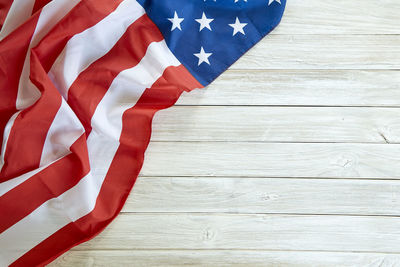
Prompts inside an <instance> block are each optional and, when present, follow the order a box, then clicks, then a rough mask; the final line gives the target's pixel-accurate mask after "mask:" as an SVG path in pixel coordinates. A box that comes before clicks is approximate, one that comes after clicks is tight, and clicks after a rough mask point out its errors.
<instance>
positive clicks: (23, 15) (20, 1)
mask: <svg viewBox="0 0 400 267" xmlns="http://www.w3.org/2000/svg"><path fill="white" fill-rule="evenodd" d="M34 5H35V0H14V1H13V3H12V5H11V7H10V10H9V11H8V14H7V17H6V19H5V21H4V24H3V28H2V29H1V31H0V41H1V40H3V39H4V38H5V37H6V36H7V35H9V34H10V33H11V32H12V31H14V30H15V29H16V28H18V26H20V25H21V24H22V23H24V22H25V21H26V20H27V19H28V18H29V17H30V16H31V15H32V10H33V6H34Z"/></svg>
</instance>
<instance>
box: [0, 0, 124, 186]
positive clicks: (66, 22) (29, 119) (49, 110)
mask: <svg viewBox="0 0 400 267" xmlns="http://www.w3.org/2000/svg"><path fill="white" fill-rule="evenodd" d="M119 2H120V1H107V0H88V1H83V2H80V4H78V5H77V6H76V7H75V8H74V9H73V10H72V11H71V13H70V16H66V17H65V18H64V19H63V20H62V21H61V22H60V23H59V24H58V26H56V27H55V28H56V29H53V32H52V34H50V35H49V36H47V38H45V39H44V40H43V41H42V42H41V44H40V45H39V46H38V47H37V48H35V49H33V50H32V51H35V53H33V52H32V53H31V54H32V58H31V80H32V82H33V83H34V84H35V85H36V86H37V87H38V89H39V90H40V92H41V93H42V96H41V98H40V99H39V100H38V101H37V102H36V103H35V104H34V105H33V106H31V107H29V108H28V109H25V110H23V111H22V112H21V113H20V114H19V116H18V117H17V118H16V120H15V122H14V124H13V127H12V129H11V132H10V135H9V138H8V142H7V148H6V152H5V162H4V165H3V168H2V170H1V172H0V182H2V181H7V180H9V179H12V178H14V177H17V176H20V175H21V174H23V173H26V172H29V171H32V170H34V169H36V168H38V167H39V165H40V160H41V155H42V148H43V145H44V142H45V140H46V136H47V132H48V130H49V128H50V126H51V124H52V122H53V119H54V117H55V115H56V114H57V111H58V109H59V107H60V105H61V97H60V94H59V93H58V91H57V89H56V88H55V87H54V85H53V84H52V83H51V81H50V80H49V78H48V76H47V72H48V69H49V68H50V66H51V65H52V64H54V61H55V60H56V57H57V56H58V54H59V53H60V52H61V51H62V49H63V47H64V46H65V44H66V43H67V42H68V40H69V39H70V38H71V37H72V36H73V35H75V34H77V33H79V32H81V31H83V30H85V29H86V28H87V27H91V26H93V25H95V24H96V23H98V22H99V21H101V20H102V19H104V18H105V17H106V16H107V15H108V14H109V13H111V12H112V11H114V10H115V8H116V7H117V6H118V3H119ZM100 6H101V7H100ZM56 30H58V32H55V31H56ZM18 32H20V34H22V35H23V32H21V29H19V30H18ZM54 35H57V36H58V38H54V39H53V37H54ZM47 49H48V50H47ZM57 52H58V53H57ZM25 54H26V53H25ZM25 54H24V55H25ZM34 54H35V55H38V58H33V55H34ZM11 70H13V69H11ZM18 78H19V77H18ZM13 89H14V90H18V85H16V86H15V87H13ZM14 99H15V98H14ZM14 105H15V104H14ZM3 128H4V127H3ZM21 147H24V150H25V151H27V152H26V153H21Z"/></svg>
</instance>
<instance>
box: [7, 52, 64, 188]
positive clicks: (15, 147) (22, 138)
mask: <svg viewBox="0 0 400 267" xmlns="http://www.w3.org/2000/svg"><path fill="white" fill-rule="evenodd" d="M31 80H32V82H33V84H34V85H35V86H36V87H37V88H38V89H39V91H40V92H41V94H42V96H41V97H40V99H39V100H38V101H37V102H36V103H35V104H34V105H32V106H31V107H29V108H27V109H25V110H23V111H22V112H21V113H20V114H19V115H18V117H17V118H16V119H15V122H14V124H13V127H12V129H11V132H10V135H9V138H8V142H7V148H6V152H5V159H4V165H3V169H2V170H1V172H0V182H2V181H7V180H9V179H12V178H14V177H18V176H20V175H22V174H24V173H27V172H29V171H32V170H35V169H37V168H39V164H40V159H41V156H42V148H43V145H44V142H45V140H46V136H47V132H48V129H49V128H50V126H51V124H52V122H53V119H54V117H55V116H56V114H57V111H58V109H59V108H60V106H61V96H60V94H59V93H58V91H57V89H56V88H55V87H54V85H53V84H52V83H51V81H50V79H49V78H48V76H47V74H46V73H45V72H44V70H43V68H42V67H41V66H40V63H39V62H38V61H37V58H36V57H35V56H34V53H31ZM21 148H23V149H24V152H23V153H21Z"/></svg>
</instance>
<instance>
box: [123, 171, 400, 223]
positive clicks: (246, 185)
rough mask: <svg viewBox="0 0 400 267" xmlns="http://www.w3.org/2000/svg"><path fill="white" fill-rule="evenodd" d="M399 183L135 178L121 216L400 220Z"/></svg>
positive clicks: (324, 180)
mask: <svg viewBox="0 0 400 267" xmlns="http://www.w3.org/2000/svg"><path fill="white" fill-rule="evenodd" d="M399 192H400V181H389V180H385V181H374V180H343V179H341V180H332V179H279V178H271V179H266V178H228V177H226V178H215V177H212V178H206V177H198V178H192V177H184V178H169V177H164V178H158V177H140V178H139V179H138V181H137V184H136V185H135V187H134V189H133V192H132V194H131V196H130V197H129V199H128V201H127V203H126V205H125V207H124V209H123V212H166V213H168V212H193V213H195V212H196V213H210V212H214V213H215V212H218V213H253V214H254V213H274V214H278V213H282V214H283V213H285V214H289V213H291V214H321V215H323V214H345V215H346V214H347V215H354V214H357V215H393V216H394V215H396V216H400V205H399V203H400V193H399Z"/></svg>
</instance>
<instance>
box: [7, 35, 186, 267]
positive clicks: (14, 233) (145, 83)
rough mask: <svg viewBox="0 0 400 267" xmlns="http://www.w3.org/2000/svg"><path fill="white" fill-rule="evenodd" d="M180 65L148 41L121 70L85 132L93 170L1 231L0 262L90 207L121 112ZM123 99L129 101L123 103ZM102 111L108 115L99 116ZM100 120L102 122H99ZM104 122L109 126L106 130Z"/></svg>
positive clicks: (107, 164)
mask: <svg viewBox="0 0 400 267" xmlns="http://www.w3.org/2000/svg"><path fill="white" fill-rule="evenodd" d="M179 65H180V63H179V61H178V60H177V59H176V58H175V56H174V55H173V54H172V53H171V51H170V50H169V49H168V47H167V45H166V43H165V42H164V41H162V42H158V43H152V44H151V45H150V46H149V47H148V50H147V52H146V55H145V56H144V58H143V59H142V60H141V62H140V63H139V64H138V65H137V66H136V67H134V68H132V69H129V70H125V71H123V72H121V73H120V74H119V75H118V76H117V77H116V78H115V80H114V81H113V83H112V85H111V87H110V88H109V91H108V92H107V94H106V96H104V98H103V100H102V101H101V102H100V104H99V106H98V108H97V109H96V113H95V115H94V116H93V119H92V123H93V124H94V126H95V127H94V128H93V131H92V132H91V134H90V136H89V138H88V150H89V160H90V165H91V167H92V171H91V172H90V173H89V174H88V175H87V176H86V177H85V178H83V179H82V180H81V181H80V182H79V183H78V184H77V185H76V186H75V187H73V188H72V189H70V190H68V191H66V192H65V193H64V194H62V195H61V196H60V197H58V198H54V199H51V200H49V201H47V202H45V203H44V204H43V205H42V206H40V207H39V208H38V209H36V210H35V211H33V212H32V213H31V214H30V215H29V216H27V217H25V218H24V219H22V220H21V221H19V222H18V223H17V224H15V225H13V226H12V227H10V228H9V229H7V230H6V231H5V232H3V233H2V234H1V235H0V247H3V248H7V253H6V254H7V258H0V265H1V264H4V265H7V264H10V263H12V262H13V261H15V260H16V259H18V258H19V257H21V256H22V255H23V254H25V253H26V252H27V251H29V250H30V249H31V248H33V247H34V246H36V245H37V244H39V243H40V242H42V241H43V240H45V239H46V238H47V237H49V236H51V235H52V234H54V233H55V232H56V231H57V230H58V229H60V228H62V227H64V226H65V225H67V224H68V223H70V222H73V221H76V220H78V219H79V218H81V217H83V216H85V215H87V214H88V213H90V212H91V211H92V210H93V208H94V206H95V203H96V200H97V197H98V194H99V192H100V189H101V185H102V184H103V181H104V179H105V176H106V174H107V170H108V168H109V167H110V165H111V163H112V160H113V158H114V156H115V153H116V151H117V149H118V147H119V136H120V135H121V131H122V115H123V113H124V112H125V111H126V110H127V109H128V108H131V107H132V106H134V105H135V104H136V101H137V100H138V98H139V97H140V96H141V94H142V93H143V92H144V90H145V89H146V88H148V87H151V85H152V84H153V83H154V82H155V81H157V79H158V78H159V77H161V76H162V74H163V72H164V70H165V69H166V68H167V67H169V66H179ZM127 100H129V101H131V102H130V103H127ZM114 101H117V102H114ZM120 106H122V107H123V108H119V107H120ZM104 115H106V119H104V120H103V119H102V117H103V116H104ZM110 120H113V121H110ZM101 121H104V122H105V124H104V125H102V124H101ZM107 127H112V128H113V129H112V130H111V131H108V130H106V129H105V128H107ZM110 137H111V138H110ZM16 240H18V242H16Z"/></svg>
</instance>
